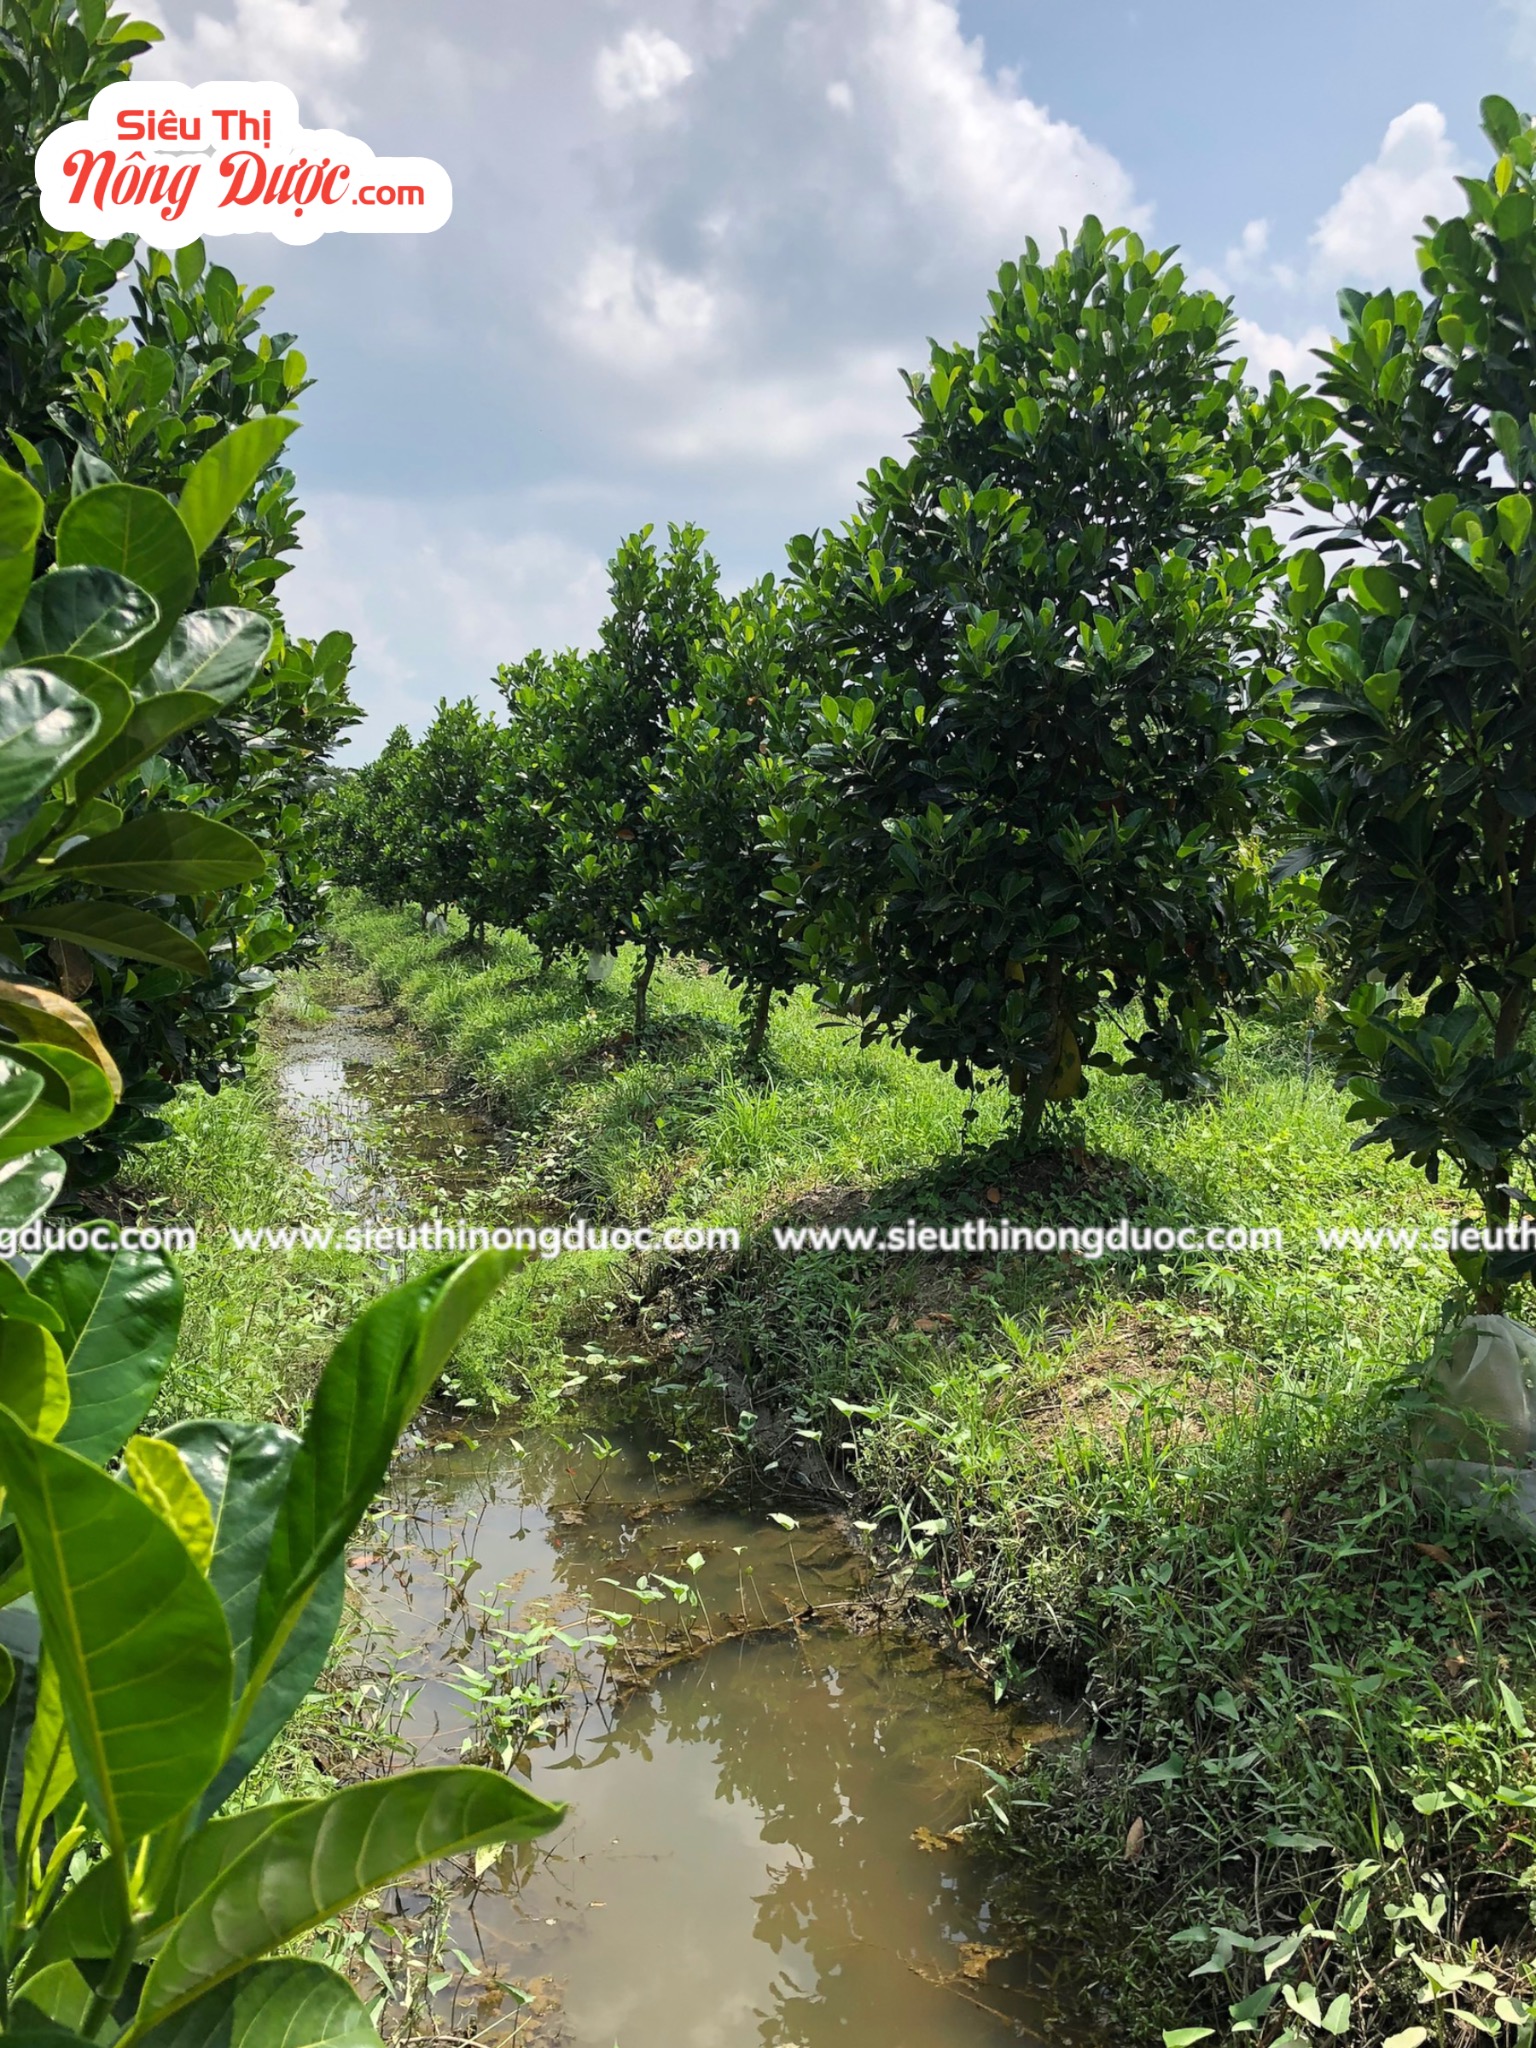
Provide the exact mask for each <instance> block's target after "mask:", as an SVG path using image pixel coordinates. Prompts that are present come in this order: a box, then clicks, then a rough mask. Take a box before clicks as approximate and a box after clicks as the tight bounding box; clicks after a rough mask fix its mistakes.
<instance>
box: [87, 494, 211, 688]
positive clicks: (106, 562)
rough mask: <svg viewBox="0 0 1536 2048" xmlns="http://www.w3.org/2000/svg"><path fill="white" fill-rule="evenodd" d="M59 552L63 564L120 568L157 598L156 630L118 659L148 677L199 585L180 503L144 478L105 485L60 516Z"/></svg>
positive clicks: (119, 666) (122, 667)
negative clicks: (179, 511) (142, 481)
mask: <svg viewBox="0 0 1536 2048" xmlns="http://www.w3.org/2000/svg"><path fill="white" fill-rule="evenodd" d="M55 551H56V553H57V556H58V560H59V565H60V567H61V568H75V567H89V566H93V565H94V566H99V567H101V568H104V569H113V570H115V571H116V572H117V574H118V575H120V576H126V577H127V578H128V580H129V581H130V582H131V583H136V584H138V586H139V588H140V589H141V590H147V591H148V592H149V594H150V596H151V597H152V598H153V599H154V600H155V603H156V604H157V605H158V606H159V608H160V617H159V619H158V621H157V622H156V624H155V626H154V627H153V629H152V630H151V631H150V632H149V633H147V634H146V635H145V636H144V637H143V638H142V639H141V640H136V641H135V642H134V644H133V646H132V647H131V648H129V649H127V650H126V651H125V652H124V653H123V654H122V655H120V656H118V657H115V658H114V660H113V662H112V666H113V667H114V668H115V669H116V670H117V671H118V673H119V674H120V675H124V676H125V678H127V679H129V680H131V679H132V678H133V677H134V676H138V675H142V674H143V673H144V671H145V670H146V669H147V668H149V666H150V665H151V663H152V662H153V661H154V659H155V656H156V655H157V654H158V653H159V652H160V649H161V648H162V647H163V646H164V644H165V642H166V640H167V639H168V638H169V636H170V631H171V628H172V626H173V625H174V624H175V623H176V620H177V619H178V618H179V617H180V616H181V614H182V613H183V612H184V611H185V610H186V608H187V606H188V605H189V604H190V603H191V602H192V593H193V592H194V591H195V590H196V588H197V550H196V549H195V548H194V547H193V545H192V537H191V535H190V534H189V533H188V532H187V529H186V527H185V526H183V524H182V522H181V519H180V517H179V516H178V514H177V511H176V508H175V506H174V505H172V504H171V503H170V501H169V500H168V499H166V498H163V497H162V496H161V495H160V493H159V492H158V491H151V490H146V489H145V488H144V487H143V485H141V484H99V485H98V486H97V487H96V489H95V490H93V491H86V492H85V493H84V495H83V496H81V497H78V498H75V499H72V500H71V502H70V503H69V504H68V505H67V506H66V507H65V508H64V511H63V512H62V513H61V514H60V516H59V530H58V536H57V539H56V541H55ZM81 651H82V652H84V651H85V650H83V649H82V650H81Z"/></svg>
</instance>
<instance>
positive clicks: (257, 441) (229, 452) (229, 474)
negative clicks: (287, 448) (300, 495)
mask: <svg viewBox="0 0 1536 2048" xmlns="http://www.w3.org/2000/svg"><path fill="white" fill-rule="evenodd" d="M297 426H298V421H297V420H295V419H282V418H280V417H278V416H276V415H271V414H269V415H268V416H267V417H266V418H264V419H255V420H247V421H246V422H245V423H244V425H243V426H238V427H236V428H235V430H234V432H233V433H232V434H226V435H225V436H224V439H223V440H222V441H220V442H218V443H216V445H215V446H214V447H212V448H210V449H209V450H208V453H207V454H206V455H204V456H202V457H201V458H200V460H199V461H198V463H197V466H196V467H195V468H194V470H193V471H192V474H191V475H190V476H189V477H188V478H187V480H186V482H185V484H183V486H182V491H181V501H180V505H179V507H178V509H179V511H180V514H181V518H182V521H183V523H184V524H185V526H186V530H187V532H188V533H189V534H190V535H191V537H192V545H193V548H194V549H195V550H196V552H197V553H198V554H199V555H201V554H202V553H204V551H205V550H206V549H207V548H208V546H209V544H210V543H211V542H212V541H215V540H217V539H218V537H219V535H220V534H221V533H222V532H223V530H224V528H225V527H226V526H227V525H228V524H229V521H230V519H231V518H232V517H233V516H234V513H235V509H236V507H237V506H238V505H239V504H240V502H241V501H242V499H244V498H246V497H248V496H249V495H250V491H251V487H252V485H253V484H254V483H255V482H256V479H257V478H258V477H259V476H260V475H261V473H262V471H263V470H264V469H265V468H266V467H267V465H268V463H269V462H271V461H272V460H273V458H274V457H275V456H276V455H277V453H278V451H279V450H280V449H281V447H282V445H283V443H284V442H285V441H286V440H287V438H288V436H289V435H290V434H291V433H292V432H293V431H294V429H295V428H296V427H297Z"/></svg>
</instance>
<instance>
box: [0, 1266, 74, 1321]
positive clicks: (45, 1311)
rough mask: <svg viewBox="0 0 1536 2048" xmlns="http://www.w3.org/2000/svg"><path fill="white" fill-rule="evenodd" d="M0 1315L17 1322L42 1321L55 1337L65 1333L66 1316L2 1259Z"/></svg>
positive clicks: (0, 1268) (0, 1270) (0, 1271)
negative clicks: (33, 1289)
mask: <svg viewBox="0 0 1536 2048" xmlns="http://www.w3.org/2000/svg"><path fill="white" fill-rule="evenodd" d="M0 1316H10V1317H11V1318H12V1319H13V1320H14V1321H16V1322H22V1323H41V1324H42V1326H43V1328H44V1329H45V1330H51V1331H52V1332H53V1334H54V1336H55V1337H61V1336H62V1335H63V1334H64V1318H63V1317H62V1316H61V1315H60V1314H59V1312H58V1310H57V1309H56V1308H53V1307H52V1306H50V1304H49V1303H48V1302H46V1301H43V1300H41V1299H40V1298H39V1297H38V1296H37V1295H35V1294H34V1293H33V1292H32V1290H31V1289H30V1288H29V1287H28V1285H27V1283H26V1281H25V1280H23V1279H22V1277H21V1275H20V1274H19V1273H18V1272H17V1271H16V1269H15V1267H14V1266H8V1265H6V1264H5V1262H4V1260H0Z"/></svg>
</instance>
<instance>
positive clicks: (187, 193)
mask: <svg viewBox="0 0 1536 2048" xmlns="http://www.w3.org/2000/svg"><path fill="white" fill-rule="evenodd" d="M35 162H36V170H37V184H38V193H39V200H40V204H41V207H42V214H43V219H44V220H45V221H47V223H48V225H49V226H50V227H53V228H58V229H59V230H60V231H61V232H62V233H66V234H87V235H90V236H91V237H92V238H93V239H94V240H97V241H105V240H109V239H111V238H113V237H115V236H117V235H124V234H127V235H137V236H139V237H140V239H141V240H143V241H145V242H147V243H149V244H150V246H151V247H152V248H156V249H180V248H184V247H185V246H186V245H187V243H189V242H196V241H200V240H201V239H202V238H203V237H204V236H205V235H248V234H264V235H276V236H277V238H278V239H279V241H283V242H313V241H316V240H318V239H319V237H320V236H321V235H329V234H338V233H340V234H351V235H378V234H389V235H400V234H406V235H424V234H430V233H431V232H432V231H433V229H434V228H440V227H441V226H442V225H443V223H444V221H446V220H447V218H448V216H449V214H450V213H451V212H452V210H453V185H452V182H451V180H450V179H449V176H448V173H447V172H446V171H445V170H444V169H443V167H442V165H441V164H436V163H433V162H432V161H431V159H430V158H428V157H422V156H388V157H382V156H381V157H376V156H375V155H374V153H373V151H372V150H371V149H370V148H369V147H368V145H367V143H365V142H359V141H358V140H357V139H356V137H355V136H351V135H342V134H339V133H338V132H337V131H336V130H335V129H332V128H305V127H304V126H303V125H302V124H301V123H300V120H299V103H298V101H297V100H296V99H295V98H294V96H293V94H292V93H291V92H290V91H289V90H288V88H287V86H285V85H271V84H262V85H255V84H251V83H250V82H248V81H241V82H236V83H231V82H229V81H227V80H226V81H224V82H222V83H217V84H213V85H196V86H192V85H167V84H164V83H157V82H153V81H151V80H149V79H145V80H143V81H142V82H140V81H135V80H129V81H127V82H125V83H123V84H121V85H109V86H106V87H105V88H104V89H103V90H102V91H101V92H99V93H97V95H96V97H95V99H93V100H92V102H91V110H90V113H89V114H88V115H87V117H86V118H85V120H83V121H71V122H70V123H69V125H68V126H67V127H64V128H56V129H55V130H54V131H53V133H52V134H51V135H50V136H48V137H47V138H46V140H45V141H44V142H43V143H42V144H41V145H40V147H39V149H38V151H37V156H36V159H35Z"/></svg>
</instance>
